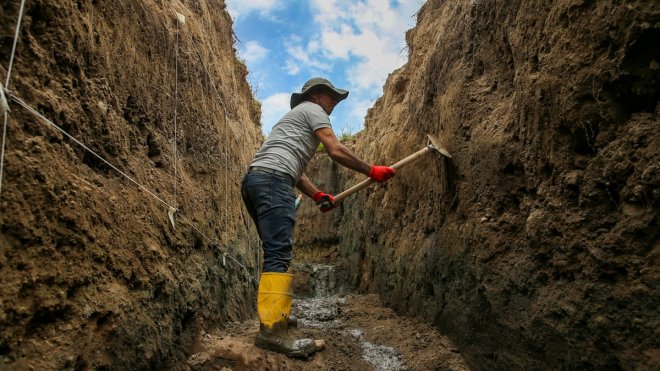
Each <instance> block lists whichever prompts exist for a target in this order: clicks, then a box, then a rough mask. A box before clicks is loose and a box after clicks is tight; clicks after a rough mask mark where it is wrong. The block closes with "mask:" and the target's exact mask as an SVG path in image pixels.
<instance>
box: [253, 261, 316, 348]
mask: <svg viewBox="0 0 660 371" xmlns="http://www.w3.org/2000/svg"><path fill="white" fill-rule="evenodd" d="M291 281H293V274H290V273H276V272H267V273H263V274H262V275H261V280H260V281H259V292H258V294H257V312H258V313H259V323H260V326H259V332H258V333H257V338H256V340H255V344H256V345H257V346H258V347H260V348H264V349H269V350H272V351H275V352H279V353H282V354H285V355H287V356H289V357H293V358H306V357H309V356H310V355H312V354H313V353H314V352H316V351H317V350H321V349H323V348H322V344H323V342H322V341H316V342H315V341H314V339H296V338H292V337H290V336H289V329H288V318H289V313H290V312H291V299H292V295H291Z"/></svg>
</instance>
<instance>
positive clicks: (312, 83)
mask: <svg viewBox="0 0 660 371" xmlns="http://www.w3.org/2000/svg"><path fill="white" fill-rule="evenodd" d="M319 85H323V86H325V87H327V88H329V89H330V90H332V91H333V92H334V93H335V94H336V96H337V103H339V102H340V101H342V100H344V99H346V97H348V90H344V89H339V88H335V86H334V85H332V83H331V82H330V81H328V79H324V78H322V77H314V78H312V79H309V80H308V81H307V82H306V83H305V85H303V87H302V90H301V91H300V93H293V94H291V109H293V107H295V106H297V105H298V104H300V102H302V100H303V98H304V97H305V95H306V94H307V93H309V92H311V91H312V89H314V88H315V87H317V86H319Z"/></svg>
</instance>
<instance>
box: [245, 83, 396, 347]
mask: <svg viewBox="0 0 660 371" xmlns="http://www.w3.org/2000/svg"><path fill="white" fill-rule="evenodd" d="M346 97H348V91H347V90H343V89H337V88H335V87H334V85H332V83H330V81H328V80H326V79H324V78H320V77H316V78H313V79H311V80H309V81H307V82H306V83H305V85H304V86H303V88H302V90H301V92H300V93H293V94H292V95H291V111H289V112H288V113H287V114H286V115H284V117H282V119H280V121H279V122H278V123H277V125H275V127H273V130H272V131H271V133H270V135H269V136H268V138H267V139H266V141H265V142H264V144H263V146H262V147H261V149H260V150H259V151H258V152H257V154H256V155H255V157H254V160H253V161H252V164H251V165H250V169H249V171H248V173H247V175H245V177H244V178H243V183H242V186H241V194H242V196H243V202H244V203H245V206H246V208H247V210H248V212H249V213H250V216H251V217H252V220H253V221H254V223H255V225H256V227H257V230H258V232H259V237H260V238H261V241H262V248H263V252H264V264H263V274H262V275H261V280H260V281H259V292H258V294H257V312H258V313H259V322H260V330H259V333H258V334H257V338H256V341H255V344H256V345H257V346H259V347H261V348H266V349H270V350H274V351H277V352H280V353H284V354H286V355H287V356H289V357H308V356H309V355H311V354H313V353H314V352H316V351H317V350H320V349H321V347H318V346H317V345H316V343H315V342H314V340H313V339H297V338H293V337H291V336H289V334H288V325H289V324H288V322H289V321H288V320H289V313H290V311H291V281H292V280H293V275H292V274H289V273H287V271H288V269H289V265H290V263H291V249H292V235H293V226H294V224H295V212H296V210H295V199H296V195H295V194H294V191H293V187H294V186H296V187H297V188H298V189H299V190H300V191H301V192H302V193H304V194H305V195H307V196H309V197H310V198H312V199H313V200H314V201H316V203H317V205H320V208H321V211H323V212H327V211H330V210H332V209H334V208H335V207H336V205H335V203H334V197H333V196H332V195H330V194H327V193H324V192H322V191H321V190H319V189H318V188H317V187H316V186H315V185H314V184H312V182H311V181H310V180H309V179H308V178H307V176H305V174H304V170H305V167H306V166H307V163H308V162H309V160H310V159H311V158H312V156H313V155H314V153H315V152H316V149H317V148H318V146H319V143H323V146H324V147H325V150H326V152H327V153H328V155H330V157H331V158H332V159H333V160H335V161H337V162H338V163H339V164H341V165H343V166H345V167H348V168H350V169H353V170H355V171H358V172H360V173H363V174H365V175H368V176H369V177H371V178H372V179H374V180H375V181H377V182H384V181H386V180H388V179H390V178H391V177H393V176H394V173H395V170H394V169H393V168H391V167H387V166H374V165H369V164H368V163H366V162H364V161H363V160H361V159H360V158H358V157H357V156H356V155H355V154H354V153H353V152H351V151H350V150H349V149H348V148H346V147H345V146H344V145H343V144H341V143H340V142H339V140H338V139H337V137H336V136H335V134H334V132H333V131H332V126H331V125H330V118H329V117H328V115H330V113H332V110H333V109H334V108H335V106H336V105H337V103H339V102H340V101H342V100H344V99H346Z"/></svg>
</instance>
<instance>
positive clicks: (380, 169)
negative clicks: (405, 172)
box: [369, 165, 396, 183]
mask: <svg viewBox="0 0 660 371" xmlns="http://www.w3.org/2000/svg"><path fill="white" fill-rule="evenodd" d="M394 174H396V170H394V169H393V168H391V167H389V166H376V165H371V171H370V172H369V178H371V179H373V180H375V181H377V182H378V183H382V182H384V181H386V180H388V179H390V178H392V177H393V176H394Z"/></svg>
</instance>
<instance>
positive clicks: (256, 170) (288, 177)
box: [250, 166, 293, 185]
mask: <svg viewBox="0 0 660 371" xmlns="http://www.w3.org/2000/svg"><path fill="white" fill-rule="evenodd" d="M250 171H251V172H253V173H264V174H274V175H278V176H281V177H284V178H285V179H286V180H288V181H289V182H291V185H293V177H291V175H289V174H287V173H285V172H283V171H279V170H275V169H269V168H267V167H261V166H250Z"/></svg>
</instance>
